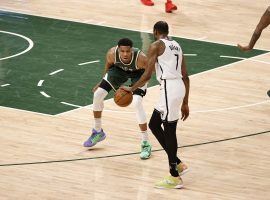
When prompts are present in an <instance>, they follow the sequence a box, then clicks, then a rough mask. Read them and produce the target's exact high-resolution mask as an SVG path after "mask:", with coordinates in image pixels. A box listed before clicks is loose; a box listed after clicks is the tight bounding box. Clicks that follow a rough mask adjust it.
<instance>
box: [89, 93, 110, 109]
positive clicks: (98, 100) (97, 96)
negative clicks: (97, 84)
mask: <svg viewBox="0 0 270 200" xmlns="http://www.w3.org/2000/svg"><path fill="white" fill-rule="evenodd" d="M107 94H108V92H107V91H106V90H104V89H102V88H98V89H97V90H96V91H95V92H94V97H93V110H94V111H102V110H103V101H104V98H105V97H106V96H107Z"/></svg>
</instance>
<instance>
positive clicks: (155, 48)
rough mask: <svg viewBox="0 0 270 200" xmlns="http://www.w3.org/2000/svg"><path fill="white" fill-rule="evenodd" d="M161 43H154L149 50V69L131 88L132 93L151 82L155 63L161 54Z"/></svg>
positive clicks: (146, 69) (147, 68)
mask: <svg viewBox="0 0 270 200" xmlns="http://www.w3.org/2000/svg"><path fill="white" fill-rule="evenodd" d="M158 42H159V41H157V42H154V43H152V44H151V45H150V47H149V49H148V55H147V56H148V60H147V65H146V66H147V67H146V68H145V71H144V73H143V75H142V76H141V78H140V79H139V80H138V81H137V82H136V83H135V84H134V85H133V86H132V87H131V91H134V90H136V89H137V88H138V87H142V86H143V85H144V84H145V83H146V82H147V81H149V80H150V78H151V75H152V72H153V70H154V69H155V63H156V60H157V57H158V52H159V45H158V44H159V43H158Z"/></svg>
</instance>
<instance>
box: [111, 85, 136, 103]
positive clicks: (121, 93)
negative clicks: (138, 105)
mask: <svg viewBox="0 0 270 200" xmlns="http://www.w3.org/2000/svg"><path fill="white" fill-rule="evenodd" d="M132 99H133V96H132V92H128V91H126V90H124V89H122V88H119V89H118V90H116V92H115V94H114V102H115V103H116V104H117V105H118V106H120V107H126V106H128V105H129V104H130V103H131V102H132Z"/></svg>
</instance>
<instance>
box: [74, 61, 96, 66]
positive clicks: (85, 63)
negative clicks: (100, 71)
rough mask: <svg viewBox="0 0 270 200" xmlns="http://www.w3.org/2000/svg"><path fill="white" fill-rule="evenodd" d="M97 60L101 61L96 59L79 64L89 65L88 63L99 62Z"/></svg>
mask: <svg viewBox="0 0 270 200" xmlns="http://www.w3.org/2000/svg"><path fill="white" fill-rule="evenodd" d="M97 62H100V60H94V61H89V62H84V63H80V64H78V65H80V66H81V65H87V64H92V63H97Z"/></svg>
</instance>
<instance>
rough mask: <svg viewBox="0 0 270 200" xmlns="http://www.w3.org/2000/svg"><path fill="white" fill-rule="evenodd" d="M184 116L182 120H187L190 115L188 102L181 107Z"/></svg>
mask: <svg viewBox="0 0 270 200" xmlns="http://www.w3.org/2000/svg"><path fill="white" fill-rule="evenodd" d="M181 112H182V117H181V120H183V121H185V120H186V119H187V118H188V116H189V107H188V104H182V107H181Z"/></svg>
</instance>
